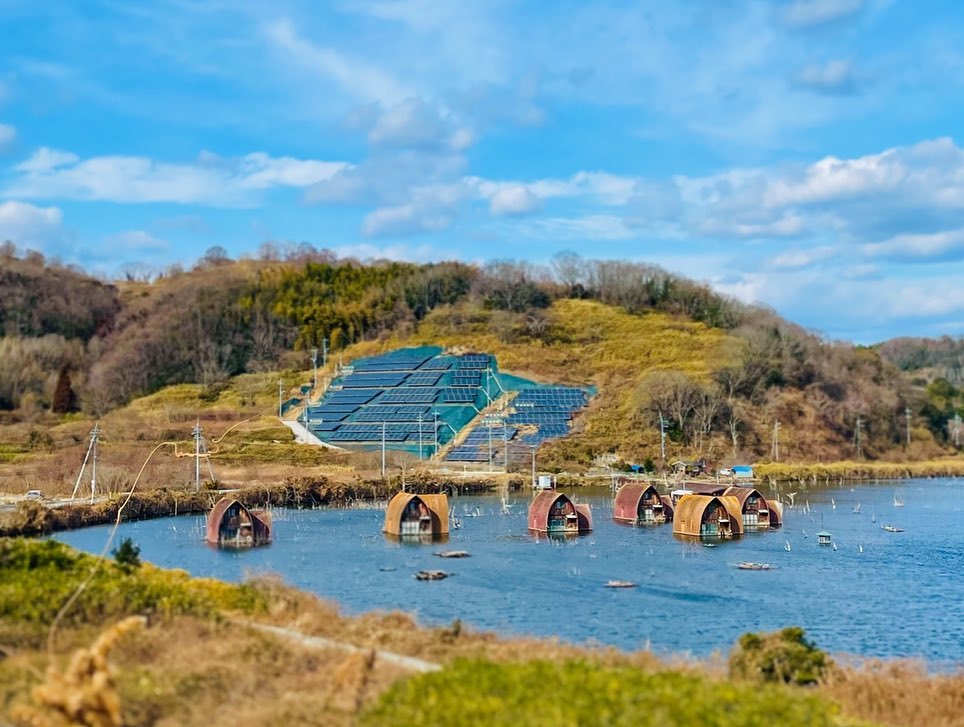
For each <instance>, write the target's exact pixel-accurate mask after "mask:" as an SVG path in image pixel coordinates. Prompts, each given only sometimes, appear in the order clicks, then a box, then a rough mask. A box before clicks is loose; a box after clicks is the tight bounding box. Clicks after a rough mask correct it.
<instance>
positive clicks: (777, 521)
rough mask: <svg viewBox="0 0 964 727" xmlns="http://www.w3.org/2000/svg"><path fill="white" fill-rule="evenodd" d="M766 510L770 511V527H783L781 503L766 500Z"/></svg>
mask: <svg viewBox="0 0 964 727" xmlns="http://www.w3.org/2000/svg"><path fill="white" fill-rule="evenodd" d="M767 510H769V511H770V527H771V528H778V527H780V526H781V525H783V503H782V502H780V501H779V500H767Z"/></svg>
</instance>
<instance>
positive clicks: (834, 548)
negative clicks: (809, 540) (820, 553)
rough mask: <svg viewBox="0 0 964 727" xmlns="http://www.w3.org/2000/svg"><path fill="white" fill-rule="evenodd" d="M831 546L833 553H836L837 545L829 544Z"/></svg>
mask: <svg viewBox="0 0 964 727" xmlns="http://www.w3.org/2000/svg"><path fill="white" fill-rule="evenodd" d="M831 545H832V546H833V551H834V552H835V553H836V552H837V544H836V543H831Z"/></svg>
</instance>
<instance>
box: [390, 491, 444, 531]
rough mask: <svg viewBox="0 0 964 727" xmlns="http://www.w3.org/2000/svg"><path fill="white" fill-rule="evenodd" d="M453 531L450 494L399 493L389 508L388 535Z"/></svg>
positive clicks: (391, 501)
mask: <svg viewBox="0 0 964 727" xmlns="http://www.w3.org/2000/svg"><path fill="white" fill-rule="evenodd" d="M448 532H449V498H448V495H444V494H442V495H416V494H413V493H411V492H399V493H397V494H396V495H395V497H393V498H392V499H391V500H389V502H388V507H387V508H386V510H385V533H386V534H388V535H401V536H404V537H408V536H419V537H425V536H430V537H435V536H438V535H447V534H448Z"/></svg>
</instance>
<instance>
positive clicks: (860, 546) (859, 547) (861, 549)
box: [857, 545, 864, 553]
mask: <svg viewBox="0 0 964 727" xmlns="http://www.w3.org/2000/svg"><path fill="white" fill-rule="evenodd" d="M857 548H858V549H859V550H860V552H861V553H863V552H864V546H863V545H858V546H857Z"/></svg>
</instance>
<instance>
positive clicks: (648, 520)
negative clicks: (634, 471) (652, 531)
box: [613, 482, 673, 525]
mask: <svg viewBox="0 0 964 727" xmlns="http://www.w3.org/2000/svg"><path fill="white" fill-rule="evenodd" d="M613 519H614V520H617V521H619V522H623V523H630V524H632V525H655V524H659V523H665V522H666V521H667V520H672V519H673V508H672V505H669V506H667V505H666V504H665V503H664V502H663V498H662V497H661V496H660V494H659V492H657V491H656V488H655V487H653V486H652V485H648V484H645V483H635V482H627V483H626V484H624V485H623V486H622V487H620V488H619V490H618V491H617V492H616V497H615V499H614V500H613Z"/></svg>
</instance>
